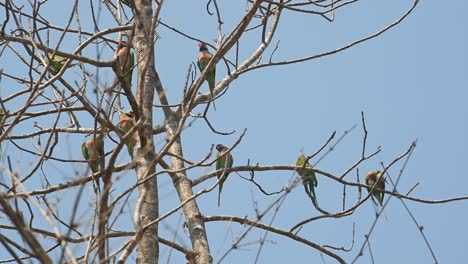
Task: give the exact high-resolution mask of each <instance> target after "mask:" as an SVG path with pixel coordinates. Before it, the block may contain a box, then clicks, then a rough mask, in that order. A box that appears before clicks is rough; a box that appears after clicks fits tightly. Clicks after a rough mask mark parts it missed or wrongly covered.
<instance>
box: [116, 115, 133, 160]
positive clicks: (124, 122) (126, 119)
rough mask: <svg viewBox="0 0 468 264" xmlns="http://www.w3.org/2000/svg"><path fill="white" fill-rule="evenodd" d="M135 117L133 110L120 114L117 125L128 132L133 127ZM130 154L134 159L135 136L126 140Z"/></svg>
mask: <svg viewBox="0 0 468 264" xmlns="http://www.w3.org/2000/svg"><path fill="white" fill-rule="evenodd" d="M134 119H135V113H133V111H132V110H130V111H128V112H127V113H125V114H124V115H122V116H120V120H119V123H118V124H117V127H118V128H120V129H121V130H122V131H123V132H124V133H128V131H130V129H132V128H133V120H134ZM125 144H126V145H127V150H128V154H130V157H131V158H132V159H133V150H134V148H135V137H133V136H132V137H130V138H128V139H127V140H126V142H125Z"/></svg>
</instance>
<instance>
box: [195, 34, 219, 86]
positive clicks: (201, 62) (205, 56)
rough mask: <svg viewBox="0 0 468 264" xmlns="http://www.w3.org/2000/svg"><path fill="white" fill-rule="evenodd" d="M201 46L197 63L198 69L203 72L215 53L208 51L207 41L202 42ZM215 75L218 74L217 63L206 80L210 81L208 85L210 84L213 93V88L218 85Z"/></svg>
mask: <svg viewBox="0 0 468 264" xmlns="http://www.w3.org/2000/svg"><path fill="white" fill-rule="evenodd" d="M199 46H200V52H198V61H197V65H198V69H200V72H203V70H205V68H206V66H207V65H208V62H210V60H211V58H213V54H211V53H210V52H209V51H208V48H207V47H206V44H205V43H203V42H200V44H199ZM215 76H216V65H215V67H213V69H212V70H211V71H210V72H209V73H208V77H206V81H207V82H208V85H209V86H210V92H211V93H213V90H214V88H215V86H216V84H215Z"/></svg>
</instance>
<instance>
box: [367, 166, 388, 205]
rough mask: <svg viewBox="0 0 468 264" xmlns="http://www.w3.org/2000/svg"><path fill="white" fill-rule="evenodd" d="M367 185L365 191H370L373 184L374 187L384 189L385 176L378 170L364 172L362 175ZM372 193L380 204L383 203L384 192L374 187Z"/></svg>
mask: <svg viewBox="0 0 468 264" xmlns="http://www.w3.org/2000/svg"><path fill="white" fill-rule="evenodd" d="M364 179H365V182H366V185H367V186H368V187H367V191H368V192H370V191H371V190H372V188H373V187H374V185H375V188H378V189H382V190H385V177H384V176H383V174H382V172H381V171H379V170H373V171H370V172H368V173H367V174H366V176H365V177H364ZM372 195H373V196H374V197H375V199H377V201H378V202H379V204H380V206H382V205H383V199H384V195H385V193H384V192H381V191H378V190H376V189H374V191H373V193H372Z"/></svg>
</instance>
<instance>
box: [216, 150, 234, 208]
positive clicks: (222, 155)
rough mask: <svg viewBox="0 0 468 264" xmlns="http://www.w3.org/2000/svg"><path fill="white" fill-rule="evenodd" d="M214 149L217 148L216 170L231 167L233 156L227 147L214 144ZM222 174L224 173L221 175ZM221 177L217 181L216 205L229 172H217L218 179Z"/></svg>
mask: <svg viewBox="0 0 468 264" xmlns="http://www.w3.org/2000/svg"><path fill="white" fill-rule="evenodd" d="M216 149H217V150H218V154H217V155H216V158H217V160H216V170H219V169H223V168H232V164H233V163H234V158H233V157H232V155H231V153H230V152H229V151H228V150H229V148H228V147H226V146H223V145H221V144H218V145H216ZM223 174H224V175H223ZM221 176H222V177H223V178H222V179H221V180H220V181H219V193H218V207H219V205H220V201H221V192H222V191H223V184H224V182H225V181H226V179H227V177H228V176H229V173H224V170H223V171H221V172H220V173H219V174H218V179H219V178H221Z"/></svg>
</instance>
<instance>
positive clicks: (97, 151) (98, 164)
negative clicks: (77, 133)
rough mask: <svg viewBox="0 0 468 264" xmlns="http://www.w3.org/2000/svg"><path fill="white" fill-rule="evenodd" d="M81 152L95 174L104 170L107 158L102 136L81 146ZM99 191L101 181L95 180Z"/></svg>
mask: <svg viewBox="0 0 468 264" xmlns="http://www.w3.org/2000/svg"><path fill="white" fill-rule="evenodd" d="M81 151H82V153H83V157H84V159H85V160H86V161H87V162H88V165H89V167H90V168H91V171H92V172H93V173H96V172H98V171H99V170H101V171H102V170H104V167H105V166H106V165H105V157H104V140H103V138H102V136H96V138H92V139H90V140H88V141H86V142H85V143H83V144H82V145H81ZM94 180H95V181H96V185H97V187H98V190H100V186H99V179H94Z"/></svg>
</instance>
